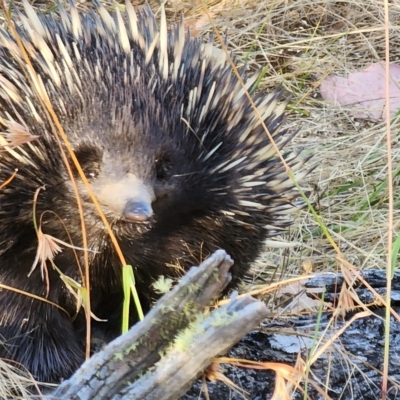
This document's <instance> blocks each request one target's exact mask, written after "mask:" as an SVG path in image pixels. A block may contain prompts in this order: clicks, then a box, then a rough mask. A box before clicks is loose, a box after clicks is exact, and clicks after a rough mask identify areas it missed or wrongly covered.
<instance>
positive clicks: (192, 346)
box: [50, 250, 267, 400]
mask: <svg viewBox="0 0 400 400" xmlns="http://www.w3.org/2000/svg"><path fill="white" fill-rule="evenodd" d="M232 264H233V262H232V260H231V258H230V257H229V256H228V255H227V254H226V253H225V252H224V251H223V250H219V251H217V252H215V253H214V254H213V255H212V256H211V257H210V258H208V259H207V260H206V261H204V262H203V263H202V264H201V265H200V266H199V267H194V268H192V269H191V270H190V271H189V272H188V273H187V274H186V275H185V276H184V277H183V278H182V279H181V281H180V283H179V284H178V285H177V286H176V287H175V288H174V289H172V290H171V291H170V292H169V293H167V294H166V295H165V296H163V298H162V299H161V300H160V301H159V302H158V303H157V305H156V306H155V307H154V308H153V309H152V311H151V312H150V313H149V314H148V315H147V316H146V317H145V319H144V320H143V321H141V322H140V323H138V324H136V325H135V326H134V327H133V328H132V329H131V330H130V331H129V332H128V333H127V334H125V335H123V336H121V337H119V338H117V339H116V340H114V341H113V342H112V343H110V344H109V345H107V346H106V347H105V348H104V350H102V351H101V352H99V353H97V354H95V355H94V356H93V357H92V358H91V359H90V360H88V361H87V362H86V363H85V364H84V365H83V366H82V367H81V368H80V369H79V370H78V371H77V372H76V373H75V374H74V375H73V376H72V377H71V378H70V379H69V380H68V381H65V382H64V383H62V384H61V385H60V386H59V387H58V388H57V389H56V390H55V392H54V393H52V394H51V396H50V398H57V399H68V400H73V399H79V400H86V399H87V400H89V399H91V400H92V399H102V400H106V399H120V398H124V399H129V398H132V399H142V398H143V399H144V398H146V399H153V398H154V399H164V398H165V399H168V398H171V399H174V398H175V399H176V398H178V397H179V395H180V394H183V393H184V390H185V388H186V387H187V386H188V384H189V383H190V382H191V381H192V380H193V379H194V378H195V377H196V375H197V374H198V373H199V372H200V371H202V370H203V369H204V368H205V367H206V366H207V365H208V364H209V363H210V360H211V358H212V357H214V356H216V355H217V354H219V353H220V352H223V351H226V350H227V349H228V348H230V347H231V346H232V345H233V344H234V343H236V342H237V341H238V340H239V339H240V338H241V337H243V336H244V335H245V334H246V333H248V332H249V331H250V330H251V329H253V328H254V327H255V326H257V325H258V324H259V323H260V322H261V321H262V319H263V318H265V316H266V315H267V310H266V306H265V304H263V303H261V302H256V301H255V300H254V299H251V298H250V297H248V298H244V299H240V300H239V299H236V300H234V301H233V302H231V303H230V304H228V305H227V306H226V307H222V308H220V309H219V310H217V311H215V312H214V313H212V314H211V315H210V316H208V317H207V318H205V319H204V320H203V319H202V317H199V315H201V313H202V311H203V309H204V308H205V307H206V306H207V305H209V304H210V302H211V301H212V300H213V299H215V298H216V297H217V296H218V295H219V294H220V293H221V292H222V290H223V289H224V288H225V287H226V285H227V284H228V282H229V281H230V274H229V268H230V267H231V266H232ZM194 319H195V320H196V323H193V322H194V321H193V320H194ZM191 322H192V324H191V325H190V328H188V329H187V331H186V332H185V337H186V339H185V340H186V342H184V341H182V340H179V341H178V343H177V344H176V346H175V347H172V348H170V346H171V344H172V343H173V340H174V338H175V337H176V336H177V335H178V333H180V332H182V330H183V329H184V328H187V327H188V325H189V323H191ZM228 332H229V334H228ZM232 332H235V333H234V334H232ZM183 344H184V351H183V350H182V345H183ZM164 352H166V355H165V357H163V359H161V361H160V362H159V363H158V364H156V363H157V362H158V361H159V360H160V357H161V356H160V355H161V354H163V353H164ZM188 356H189V357H188ZM195 358H197V359H195ZM154 366H155V368H154ZM149 369H151V371H149ZM181 369H184V372H185V373H184V374H182V376H181V377H179V376H178V375H180V374H178V375H177V372H178V371H180V370H181ZM139 377H141V378H139ZM161 377H164V378H165V379H166V380H168V381H169V382H171V386H167V387H166V386H165V381H163V382H162V384H161V383H160V378H161ZM132 382H133V383H132ZM157 385H158V387H157ZM152 386H154V387H152ZM166 388H168V390H167V389H166Z"/></svg>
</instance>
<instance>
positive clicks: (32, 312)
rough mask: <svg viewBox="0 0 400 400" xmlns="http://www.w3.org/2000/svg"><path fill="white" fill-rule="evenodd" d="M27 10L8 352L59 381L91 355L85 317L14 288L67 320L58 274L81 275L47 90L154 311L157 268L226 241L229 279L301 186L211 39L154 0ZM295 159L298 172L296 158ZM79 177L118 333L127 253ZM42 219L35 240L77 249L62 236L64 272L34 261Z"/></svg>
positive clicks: (276, 132) (101, 310)
mask: <svg viewBox="0 0 400 400" xmlns="http://www.w3.org/2000/svg"><path fill="white" fill-rule="evenodd" d="M24 7H25V14H24V13H22V12H20V11H18V10H17V9H14V12H13V15H14V17H13V21H14V24H15V26H16V27H17V31H18V34H19V36H20V38H21V39H22V43H23V45H24V48H25V50H26V52H27V55H28V57H29V59H30V60H31V62H32V65H33V68H34V70H35V71H36V74H37V77H38V80H37V81H36V83H33V82H34V80H32V79H33V78H32V77H31V76H30V74H29V71H28V69H27V68H25V67H26V63H27V62H26V59H25V58H24V56H23V54H22V52H21V49H20V47H19V46H18V45H17V43H16V40H15V38H14V36H13V35H11V34H10V33H9V32H8V31H5V30H1V32H0V126H1V132H0V145H1V147H2V148H1V153H0V185H1V186H0V283H1V284H2V285H3V286H2V288H1V289H0V337H1V340H2V341H3V342H4V343H3V345H2V346H1V347H0V357H2V358H5V359H11V360H14V361H17V362H18V363H20V364H22V365H24V366H25V367H26V368H27V369H28V370H29V371H30V372H31V373H32V374H33V376H34V377H35V378H37V379H39V380H41V381H46V382H58V381H59V380H60V379H61V378H65V377H68V376H69V375H71V373H73V372H74V371H75V370H76V368H77V367H78V366H79V365H80V364H81V363H82V362H83V360H84V347H85V334H84V332H85V319H84V317H82V316H81V317H82V318H80V317H78V318H77V319H75V320H74V321H72V320H71V319H69V318H68V316H67V314H66V313H65V312H64V311H62V310H61V309H59V308H57V307H54V306H52V305H51V304H49V303H46V302H43V301H40V300H38V299H36V298H34V297H32V296H27V295H26V293H21V292H19V291H23V292H27V293H31V294H33V295H35V296H40V297H44V298H46V299H47V300H49V301H50V302H54V303H56V304H58V305H59V306H60V307H61V308H62V309H64V310H66V311H68V312H69V313H70V315H74V313H75V311H76V308H77V301H76V298H75V297H74V296H73V295H72V294H71V290H70V288H69V289H68V288H67V287H66V285H65V283H64V281H63V280H62V279H61V278H60V271H61V272H62V273H63V274H65V275H66V276H68V277H71V278H72V279H74V280H76V281H78V282H82V273H84V272H82V271H84V260H83V254H84V252H83V251H81V250H79V249H77V248H81V247H82V246H83V245H82V243H83V241H82V226H81V219H80V213H79V209H78V207H77V201H76V197H75V192H74V189H73V185H72V183H71V179H70V176H69V174H68V172H67V168H66V165H65V163H64V161H63V158H62V157H61V155H60V154H61V153H60V147H59V136H58V134H57V131H56V130H55V129H54V123H53V119H52V117H51V115H50V114H49V111H48V109H47V108H46V107H45V106H44V103H43V97H45V96H43V93H44V91H45V92H46V93H47V96H48V97H49V99H50V102H51V104H52V107H53V109H54V111H55V113H56V115H57V117H58V119H59V121H60V123H61V125H62V127H63V129H64V131H65V133H66V135H67V137H68V140H69V142H70V143H71V145H72V147H73V149H74V153H75V154H76V156H77V158H78V160H79V162H80V164H81V166H82V168H83V171H84V172H85V175H86V177H87V178H88V179H89V181H90V184H91V187H92V189H93V191H94V193H95V195H96V197H97V199H98V200H99V201H100V204H101V206H102V209H103V211H104V213H105V215H106V217H107V219H108V221H109V223H110V224H111V227H112V229H113V232H114V233H115V235H116V238H117V240H118V242H119V244H120V246H121V249H122V252H123V253H124V255H125V258H126V262H127V263H128V264H130V265H132V266H133V268H134V272H135V277H136V286H137V289H138V292H139V295H140V299H141V301H142V305H143V307H144V308H145V310H147V309H148V307H149V306H150V304H151V302H152V300H153V299H155V298H156V297H157V296H156V295H155V293H154V290H153V289H152V286H151V285H152V283H153V282H154V281H156V280H157V279H158V278H159V277H160V275H165V276H169V277H176V276H179V274H181V271H182V270H187V269H188V268H189V267H191V266H192V265H198V263H199V262H200V261H201V260H202V259H203V258H205V257H207V256H208V255H209V254H210V253H212V252H213V251H214V250H216V249H218V248H223V249H225V250H226V251H227V252H228V254H230V255H231V256H232V258H233V259H234V261H235V264H234V266H233V268H232V271H231V272H232V275H233V282H232V284H233V285H234V284H236V283H237V282H238V281H239V280H240V278H242V277H243V276H244V274H245V273H246V272H247V270H248V268H249V266H250V264H251V263H252V262H253V261H254V260H255V258H256V257H257V256H258V255H259V253H260V251H261V250H262V247H263V243H264V240H265V238H266V237H267V236H269V235H273V234H275V233H276V232H277V231H279V230H280V229H282V228H284V227H286V226H287V225H288V223H289V220H288V219H287V215H286V214H288V213H289V212H291V210H292V209H294V208H295V207H294V205H293V201H294V199H295V198H296V196H297V192H296V190H295V188H294V186H293V184H292V182H291V180H290V179H289V178H288V176H287V173H286V171H285V168H284V167H283V166H282V163H281V161H280V160H279V158H278V156H277V155H276V153H275V149H274V148H273V146H272V145H271V142H270V140H269V139H268V136H267V134H266V132H265V130H264V129H263V126H262V123H261V121H260V119H259V118H258V116H257V113H256V112H255V111H254V110H253V108H252V106H251V104H250V102H249V101H248V98H247V97H246V93H245V89H244V88H243V87H242V85H241V84H240V82H239V81H238V79H237V77H236V76H235V75H234V74H233V72H232V68H231V66H230V64H229V63H228V62H227V61H225V59H224V60H218V59H217V58H215V57H212V50H213V44H212V41H210V42H209V43H207V44H204V43H203V42H202V40H201V39H198V38H192V37H190V35H189V33H188V32H186V31H185V29H184V25H183V22H181V23H178V24H176V25H175V26H173V27H172V28H171V29H170V30H168V29H167V25H166V19H165V15H162V17H161V23H160V28H158V25H157V23H156V20H155V18H154V16H153V14H152V13H151V11H150V9H149V8H145V9H144V10H142V11H141V12H140V13H135V11H134V9H133V7H132V6H131V5H130V3H129V2H127V4H126V9H125V13H124V15H122V14H120V13H119V12H118V11H117V12H116V13H115V14H114V15H110V14H109V13H108V12H106V10H105V9H104V8H103V7H102V6H101V5H100V4H97V12H89V13H86V14H83V13H80V12H78V11H77V9H76V8H75V7H74V5H73V4H72V5H71V11H70V13H67V12H65V11H64V10H63V8H62V7H61V6H60V5H59V7H58V8H59V14H58V16H56V17H54V16H51V15H42V14H36V13H35V12H34V11H33V9H32V8H31V7H30V6H29V5H28V4H27V2H25V5H24ZM241 75H242V77H243V79H244V81H245V82H246V88H247V89H248V90H249V92H250V93H252V98H253V100H254V103H255V104H256V106H257V110H258V113H259V115H261V118H262V120H263V121H264V123H265V125H266V126H267V127H268V129H269V132H270V133H271V134H272V136H273V138H274V140H275V142H276V144H277V145H278V147H279V148H280V149H281V148H282V147H283V146H284V145H285V143H287V142H288V141H289V140H291V138H292V137H293V135H294V133H290V132H287V131H286V130H285V129H281V125H282V121H283V113H284V108H285V104H284V103H282V102H281V101H280V100H281V97H282V91H280V90H277V91H275V92H274V93H272V94H270V95H268V96H264V95H262V94H254V93H253V92H254V89H255V85H256V82H257V79H256V78H257V76H254V77H250V78H247V77H246V76H245V73H244V72H242V73H241ZM39 93H42V94H39ZM62 146H63V145H62ZM67 154H68V153H67ZM286 158H287V162H288V163H289V165H290V166H291V168H292V169H294V170H295V169H296V168H297V167H298V166H299V165H301V164H302V162H303V161H302V160H301V159H300V158H299V157H297V155H296V154H291V155H290V156H287V157H286ZM71 165H72V163H71ZM72 169H73V171H75V169H74V168H73V167H72ZM76 184H77V186H78V190H79V193H80V197H81V199H82V202H83V210H84V216H85V225H86V230H87V232H86V235H87V240H88V248H89V251H90V252H89V263H90V274H91V275H90V276H91V280H90V283H91V288H90V296H91V310H92V312H93V314H94V315H96V316H97V317H98V318H100V319H102V320H107V322H101V323H99V325H100V326H102V327H103V329H104V331H105V332H107V335H108V336H109V337H113V336H116V335H118V334H119V333H120V329H121V319H120V315H121V303H122V299H123V294H122V286H121V268H122V267H121V262H120V260H119V258H118V257H117V255H116V253H115V250H114V246H113V244H112V243H111V240H110V238H109V235H108V233H107V231H106V229H105V227H104V225H103V222H102V220H101V219H100V217H99V215H98V212H97V210H96V208H95V206H94V205H93V203H92V201H91V198H90V196H89V194H88V191H87V188H86V187H85V185H84V184H83V182H82V181H81V179H80V178H79V175H78V174H76ZM34 217H36V222H37V228H38V229H39V230H40V232H41V234H43V235H49V236H47V238H49V237H50V236H51V237H53V238H56V239H58V240H60V241H63V242H65V243H70V244H71V245H73V246H74V248H71V247H68V246H66V245H62V244H60V242H56V243H58V244H59V245H60V247H61V248H62V251H61V252H58V253H57V254H56V255H55V257H54V264H55V265H56V266H57V268H58V269H59V271H57V269H55V268H53V266H52V265H51V263H49V262H47V267H45V266H44V265H42V267H40V264H41V260H38V259H37V258H36V257H37V253H38V231H37V229H36V228H35V226H34V223H33V221H34ZM38 261H39V262H38ZM33 265H36V267H34V268H33V267H32V266H33ZM5 286H7V287H8V289H7V288H6V287H5ZM9 288H15V289H17V291H15V290H11V289H9ZM81 314H82V311H81Z"/></svg>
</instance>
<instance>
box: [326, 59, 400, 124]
mask: <svg viewBox="0 0 400 400" xmlns="http://www.w3.org/2000/svg"><path fill="white" fill-rule="evenodd" d="M385 73H386V71H385V67H384V65H383V64H382V63H375V64H372V65H370V66H369V67H368V68H366V69H365V70H363V71H358V72H353V73H351V74H350V75H349V76H348V77H347V78H342V77H340V76H334V75H331V76H329V77H327V78H326V79H325V80H324V81H323V82H322V84H321V88H320V91H321V96H322V97H323V99H324V100H327V101H333V102H335V103H339V104H341V105H343V106H351V108H349V112H350V113H351V115H353V116H354V117H355V118H362V119H372V120H380V119H386V118H385V117H386V114H385V113H386V96H385ZM389 74H390V87H389V94H390V117H391V118H393V116H394V115H395V113H396V112H397V111H398V110H399V109H400V65H399V64H391V65H390V67H389Z"/></svg>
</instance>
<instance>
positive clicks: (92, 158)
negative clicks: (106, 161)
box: [74, 144, 102, 179]
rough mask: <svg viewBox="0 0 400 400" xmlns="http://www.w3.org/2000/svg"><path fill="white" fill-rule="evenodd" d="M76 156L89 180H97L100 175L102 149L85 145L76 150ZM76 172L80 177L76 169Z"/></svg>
mask: <svg viewBox="0 0 400 400" xmlns="http://www.w3.org/2000/svg"><path fill="white" fill-rule="evenodd" d="M75 155H76V158H77V159H78V161H79V164H80V165H81V168H82V169H83V172H84V173H85V175H86V177H87V178H88V179H95V178H97V176H98V175H99V173H100V163H101V159H102V152H101V151H100V149H98V148H97V147H95V146H90V145H87V144H83V145H80V146H78V148H77V149H76V150H75ZM74 172H75V174H77V175H79V174H78V171H76V170H75V168H74Z"/></svg>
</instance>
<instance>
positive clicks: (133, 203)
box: [122, 199, 153, 223]
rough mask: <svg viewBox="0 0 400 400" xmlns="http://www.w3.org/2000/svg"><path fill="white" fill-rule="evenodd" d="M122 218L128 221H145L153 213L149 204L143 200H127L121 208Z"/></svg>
mask: <svg viewBox="0 0 400 400" xmlns="http://www.w3.org/2000/svg"><path fill="white" fill-rule="evenodd" d="M122 215H123V218H124V220H125V221H128V222H137V223H141V222H146V221H148V220H149V219H150V218H151V217H152V215H153V209H152V208H151V205H150V204H148V203H147V202H144V201H137V200H134V199H133V200H128V202H127V203H126V205H125V208H124V210H123V213H122Z"/></svg>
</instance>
